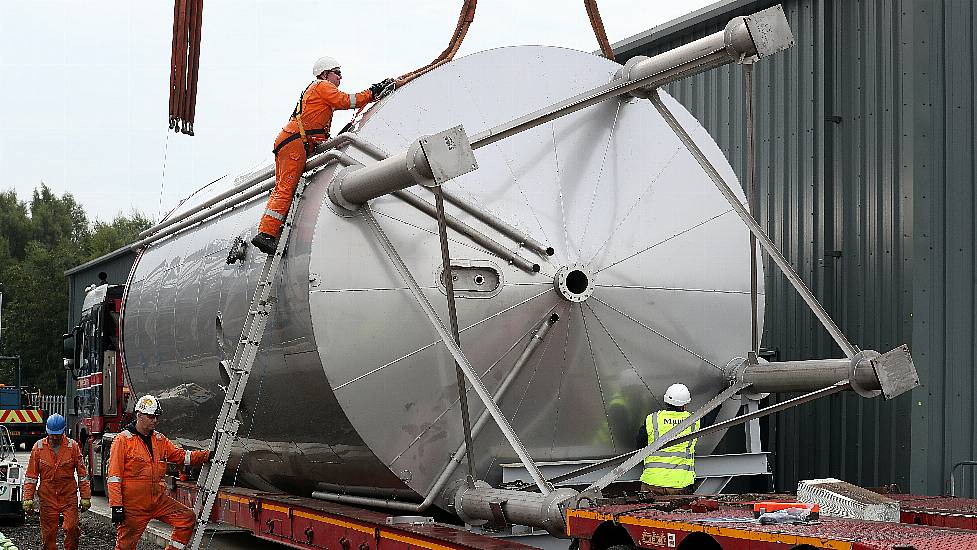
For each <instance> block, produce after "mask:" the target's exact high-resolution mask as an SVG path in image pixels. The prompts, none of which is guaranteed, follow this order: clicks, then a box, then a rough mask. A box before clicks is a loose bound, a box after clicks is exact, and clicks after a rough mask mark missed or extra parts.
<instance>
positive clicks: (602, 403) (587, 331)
mask: <svg viewBox="0 0 977 550" xmlns="http://www.w3.org/2000/svg"><path fill="white" fill-rule="evenodd" d="M587 306H588V309H590V312H591V313H594V310H593V308H590V307H589V306H590V304H587ZM594 317H597V315H596V314H595V315H594ZM580 318H581V319H582V320H583V331H584V334H585V335H586V336H587V349H588V350H589V351H590V362H591V363H593V365H594V377H596V378H597V391H598V392H600V408H601V410H602V411H604V421H605V422H606V423H607V433H608V435H609V436H610V439H611V448H612V449H613V448H614V447H616V445H615V443H614V432H613V430H611V422H610V417H609V416H608V414H607V399H606V398H605V397H604V385H603V384H601V382H600V370H599V369H598V368H597V357H596V356H595V355H594V344H593V342H592V341H591V339H590V327H588V326H587V315H586V313H585V312H584V310H583V308H580ZM599 322H600V321H598V323H599Z"/></svg>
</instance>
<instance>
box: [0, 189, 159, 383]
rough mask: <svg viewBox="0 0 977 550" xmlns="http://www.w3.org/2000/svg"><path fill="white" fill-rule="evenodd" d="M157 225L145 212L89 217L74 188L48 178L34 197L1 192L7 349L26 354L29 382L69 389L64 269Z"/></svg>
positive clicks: (0, 262)
mask: <svg viewBox="0 0 977 550" xmlns="http://www.w3.org/2000/svg"><path fill="white" fill-rule="evenodd" d="M150 225H151V222H150V221H149V220H148V219H147V218H146V217H145V216H143V215H142V214H140V213H138V212H132V213H131V214H130V215H129V216H123V215H121V214H120V215H118V216H116V218H115V219H114V220H112V222H111V223H104V222H100V221H96V222H95V223H94V224H90V223H89V221H88V217H87V216H86V214H85V211H84V209H83V208H82V207H81V205H79V204H78V203H77V202H76V201H75V199H74V197H72V196H71V194H69V193H65V194H64V195H62V196H60V197H59V196H57V195H55V194H54V193H53V192H52V191H51V190H50V189H49V188H48V187H47V186H46V185H44V184H43V183H42V184H41V186H40V187H39V188H37V189H35V190H34V193H33V196H32V197H31V201H30V204H26V203H24V202H21V201H18V200H17V197H16V194H15V193H14V192H13V191H5V192H0V292H2V293H3V334H0V355H20V356H21V358H22V360H23V370H24V372H23V378H24V382H25V384H27V385H30V386H37V387H39V388H40V389H41V390H42V391H43V392H45V393H61V392H62V391H63V388H64V383H65V379H64V377H65V373H64V369H63V367H62V360H61V335H62V333H63V332H64V325H65V319H67V318H68V279H67V278H66V277H65V276H64V272H65V271H66V270H68V269H70V268H72V267H75V266H77V265H80V264H82V263H84V262H87V261H89V260H92V259H94V258H97V257H99V256H102V255H104V254H107V253H108V252H111V251H112V250H115V249H118V248H120V247H122V246H124V245H125V244H127V243H131V242H133V241H134V240H136V238H137V236H138V234H139V232H140V231H142V230H144V229H146V228H148V227H149V226H150ZM12 382H13V380H0V383H8V384H9V383H12Z"/></svg>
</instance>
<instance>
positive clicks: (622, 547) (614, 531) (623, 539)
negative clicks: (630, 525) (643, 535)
mask: <svg viewBox="0 0 977 550" xmlns="http://www.w3.org/2000/svg"><path fill="white" fill-rule="evenodd" d="M590 547H591V548H593V549H594V550H635V546H634V540H632V539H631V535H629V534H628V531H627V529H625V528H624V527H621V526H620V525H617V524H615V523H614V522H611V521H605V522H604V523H602V524H601V525H600V526H598V527H597V529H596V530H594V534H593V535H592V536H591V538H590Z"/></svg>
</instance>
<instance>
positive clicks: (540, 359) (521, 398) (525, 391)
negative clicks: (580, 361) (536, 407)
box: [484, 305, 569, 475]
mask: <svg viewBox="0 0 977 550" xmlns="http://www.w3.org/2000/svg"><path fill="white" fill-rule="evenodd" d="M567 309H569V305H567V306H565V307H564V308H563V310H562V311H560V314H561V316H563V315H566V310H567ZM567 334H568V335H569V329H568V332H567ZM553 340H555V338H547V339H546V341H545V342H544V343H543V350H542V351H541V352H540V354H539V357H538V358H537V359H536V366H535V367H533V374H532V376H530V377H529V381H528V382H526V385H525V386H524V387H523V390H522V395H520V396H519V401H518V402H517V403H516V408H515V410H514V411H513V412H512V418H511V419H510V420H509V425H511V426H512V429H514V430H515V429H516V426H515V425H516V418H517V417H518V416H519V411H520V410H521V409H522V404H523V403H524V402H525V401H526V396H527V395H528V394H529V388H531V387H532V385H533V382H535V381H536V373H537V372H538V371H539V367H540V365H542V364H543V360H544V359H545V358H546V352H547V351H549V349H550V343H551V342H553ZM498 460H499V457H498V455H496V456H493V457H492V460H491V461H489V465H488V467H487V468H486V469H485V472H484V475H488V473H489V472H491V471H492V468H494V467H495V464H496V462H498Z"/></svg>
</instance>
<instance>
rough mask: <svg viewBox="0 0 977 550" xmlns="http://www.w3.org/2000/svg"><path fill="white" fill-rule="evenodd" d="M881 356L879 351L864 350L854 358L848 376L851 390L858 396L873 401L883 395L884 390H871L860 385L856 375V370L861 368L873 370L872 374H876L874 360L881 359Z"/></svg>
mask: <svg viewBox="0 0 977 550" xmlns="http://www.w3.org/2000/svg"><path fill="white" fill-rule="evenodd" d="M881 355H882V354H880V353H879V352H877V351H872V350H863V351H860V352H858V355H856V356H855V357H852V359H851V373H850V374H849V375H848V382H849V383H850V384H851V389H852V390H853V391H854V392H855V393H857V394H858V395H860V396H862V397H866V398H869V399H873V398H876V397H878V396H879V395H881V394H882V390H870V389H867V388H865V387H863V386H862V385H861V384H859V382H858V375H857V373H856V370H857V369H858V368H859V367H863V368H868V369H871V370H872V372H875V366H874V365H872V360H873V359H875V358H877V357H880V356H881Z"/></svg>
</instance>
